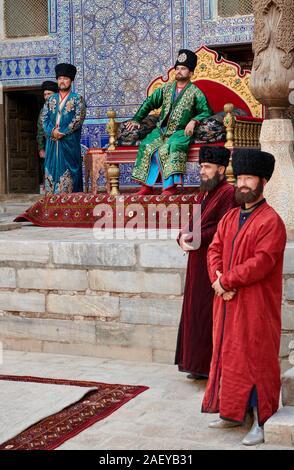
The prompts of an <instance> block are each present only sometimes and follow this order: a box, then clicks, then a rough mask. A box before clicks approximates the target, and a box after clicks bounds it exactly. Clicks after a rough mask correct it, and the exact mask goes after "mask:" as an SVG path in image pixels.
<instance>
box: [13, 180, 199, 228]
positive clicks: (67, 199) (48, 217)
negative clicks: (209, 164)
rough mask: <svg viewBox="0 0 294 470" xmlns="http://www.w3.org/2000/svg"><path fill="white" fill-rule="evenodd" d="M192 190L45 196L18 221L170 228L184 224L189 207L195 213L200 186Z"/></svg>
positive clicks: (85, 226)
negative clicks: (146, 193)
mask: <svg viewBox="0 0 294 470" xmlns="http://www.w3.org/2000/svg"><path fill="white" fill-rule="evenodd" d="M192 191H193V192H191V190H190V192H188V191H187V190H184V192H181V193H179V194H177V195H175V196H162V195H160V194H157V195H156V194H155V195H151V196H136V195H135V194H130V193H125V194H121V195H119V196H110V195H109V194H87V193H73V194H58V195H50V196H44V197H43V198H42V199H40V200H39V201H37V202H36V203H35V204H34V205H33V206H31V207H30V208H29V209H27V211H26V212H24V213H23V214H20V215H19V216H18V217H16V219H15V222H23V221H29V222H32V223H33V224H34V225H37V226H40V227H77V228H92V227H94V226H95V227H97V228H103V227H105V228H124V227H126V226H128V227H129V228H143V229H144V228H159V226H160V224H161V226H162V224H166V227H167V228H177V226H181V225H180V224H181V220H182V215H183V214H184V213H187V211H189V212H190V213H192V210H193V204H196V198H197V188H196V189H195V188H194V189H193V190H192ZM94 209H95V213H94V212H93V211H94ZM169 210H170V211H171V212H169ZM177 213H178V214H177ZM94 214H95V215H94ZM154 214H155V218H154V219H153V217H154Z"/></svg>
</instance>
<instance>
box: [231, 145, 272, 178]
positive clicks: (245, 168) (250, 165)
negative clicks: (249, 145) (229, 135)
mask: <svg viewBox="0 0 294 470" xmlns="http://www.w3.org/2000/svg"><path fill="white" fill-rule="evenodd" d="M232 164H233V172H234V176H235V177H237V176H238V175H254V176H259V177H260V178H265V179H266V180H267V181H269V180H270V178H271V176H272V174H273V171H274V168H275V157H274V156H273V155H272V154H271V153H268V152H263V151H261V150H255V149H239V150H235V151H234V152H233V156H232Z"/></svg>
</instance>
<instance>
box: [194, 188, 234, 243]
mask: <svg viewBox="0 0 294 470" xmlns="http://www.w3.org/2000/svg"><path fill="white" fill-rule="evenodd" d="M235 205H236V204H235V197H234V192H231V191H227V193H226V194H224V195H223V197H222V201H221V204H219V207H218V211H217V216H216V217H215V218H214V220H212V221H211V222H210V223H209V224H206V225H205V224H203V225H202V226H201V246H208V245H210V243H211V242H212V239H213V237H214V234H215V232H216V229H217V225H218V223H219V221H220V220H221V219H222V218H223V216H224V215H225V214H226V213H227V212H228V211H229V210H230V209H232V208H233V207H234V206H235Z"/></svg>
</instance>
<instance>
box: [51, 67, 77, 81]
mask: <svg viewBox="0 0 294 470" xmlns="http://www.w3.org/2000/svg"><path fill="white" fill-rule="evenodd" d="M55 73H56V80H57V78H58V77H68V78H70V79H71V80H74V79H75V76H76V73H77V69H76V67H75V66H74V65H72V64H64V63H62V64H57V65H56V67H55Z"/></svg>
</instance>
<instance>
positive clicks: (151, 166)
mask: <svg viewBox="0 0 294 470" xmlns="http://www.w3.org/2000/svg"><path fill="white" fill-rule="evenodd" d="M196 65H197V56H196V54H195V53H194V52H193V51H190V50H188V49H181V50H180V51H179V56H178V59H177V61H176V63H175V72H176V74H175V81H174V82H172V83H167V84H165V85H163V86H162V87H160V88H157V89H156V90H155V91H154V92H153V93H152V95H151V96H149V97H148V98H147V99H146V100H145V101H144V103H143V104H142V106H141V107H140V109H139V110H138V111H137V113H136V114H135V116H134V117H133V120H132V121H130V122H128V123H127V126H126V127H127V129H128V130H129V131H131V130H133V129H135V128H139V127H140V122H141V121H142V120H143V119H144V118H145V117H146V116H147V115H148V114H149V113H150V111H152V110H155V109H159V108H161V113H160V117H159V122H158V124H157V127H156V128H155V129H153V131H152V132H151V133H150V134H148V135H147V137H145V139H144V140H142V142H141V144H140V147H139V150H138V154H137V158H136V162H135V166H134V170H133V174H132V176H133V179H135V180H137V181H139V182H140V183H142V187H141V189H140V191H139V192H138V194H142V195H146V194H152V192H153V186H154V184H155V183H156V181H157V179H158V178H159V176H161V180H162V186H163V193H162V194H165V195H173V194H175V193H176V187H177V185H178V184H182V178H183V174H184V173H185V172H186V160H187V153H188V147H189V144H190V143H191V142H192V139H193V133H194V130H195V127H196V126H197V125H198V124H199V123H200V121H202V119H204V118H207V117H209V116H210V115H211V110H210V108H209V106H208V104H207V100H206V98H205V96H204V94H203V93H202V91H201V90H199V88H197V87H196V86H195V85H194V84H193V83H191V78H192V76H193V72H194V69H195V67H196Z"/></svg>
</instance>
